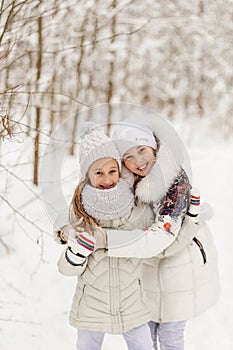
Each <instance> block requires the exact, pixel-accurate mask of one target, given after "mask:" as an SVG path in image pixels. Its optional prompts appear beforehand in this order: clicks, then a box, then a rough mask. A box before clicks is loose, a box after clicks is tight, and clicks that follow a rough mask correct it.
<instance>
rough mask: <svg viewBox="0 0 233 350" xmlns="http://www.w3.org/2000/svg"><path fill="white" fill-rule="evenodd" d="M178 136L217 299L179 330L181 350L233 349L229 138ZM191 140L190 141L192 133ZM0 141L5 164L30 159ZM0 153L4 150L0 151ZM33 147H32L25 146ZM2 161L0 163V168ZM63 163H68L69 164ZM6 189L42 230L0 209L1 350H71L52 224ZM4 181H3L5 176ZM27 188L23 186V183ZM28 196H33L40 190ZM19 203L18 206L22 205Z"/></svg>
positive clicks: (24, 174) (68, 293)
mask: <svg viewBox="0 0 233 350" xmlns="http://www.w3.org/2000/svg"><path fill="white" fill-rule="evenodd" d="M176 129H177V131H178V132H179V133H181V131H182V135H183V139H184V141H185V143H186V146H187V149H188V152H189V154H190V158H191V161H192V166H193V184H194V185H195V187H198V188H199V189H200V192H201V198H202V201H207V202H208V203H210V204H211V206H212V207H213V210H214V214H213V217H212V218H211V219H210V220H209V225H210V227H211V229H212V232H213V236H214V240H215V243H216V246H217V249H218V254H219V270H220V277H221V297H220V300H219V302H218V304H217V305H215V306H214V307H212V308H211V309H210V310H208V311H207V312H206V313H205V314H203V315H201V316H199V317H197V318H196V319H193V320H190V321H188V323H187V328H186V347H185V349H186V350H197V349H201V350H210V349H211V350H220V349H221V350H230V349H233V333H232V325H233V301H232V295H233V284H232V282H231V280H232V271H233V259H232V252H231V244H232V243H233V237H232V228H231V223H230V220H231V217H232V209H233V206H232V195H233V192H232V186H231V180H232V171H233V162H232V153H233V152H232V151H233V140H222V139H220V138H219V137H218V136H214V135H211V134H210V135H209V130H208V129H207V128H206V129H205V128H201V127H200V128H199V130H200V131H199V133H198V135H196V134H197V133H196V134H195V137H192V138H190V135H192V133H191V132H190V125H189V126H188V125H187V126H186V127H184V126H183V125H181V124H179V123H177V125H176ZM192 136H193V135H192ZM30 142H31V141H28V143H27V145H26V146H25V143H22V144H17V145H16V144H14V143H9V142H7V141H5V143H3V145H2V146H1V147H3V148H2V149H1V153H2V154H5V155H6V156H7V154H10V157H9V156H8V158H7V160H6V159H5V164H6V162H7V164H10V163H11V164H13V163H14V161H16V159H18V156H19V154H20V155H21V158H20V162H23V160H25V161H27V160H28V159H31V153H30V147H29V144H30ZM6 149H7V151H6ZM31 149H32V144H31ZM2 160H4V159H1V162H2ZM70 164H71V165H72V166H73V165H74V160H71V162H70ZM14 174H15V175H16V176H17V175H18V176H19V174H20V176H21V178H25V179H29V177H30V176H29V175H30V174H31V167H30V164H26V165H20V166H16V167H14ZM4 176H6V177H7V178H8V182H7V184H8V185H7V187H4V185H3V183H4V184H5V181H3V182H1V193H7V196H8V197H7V198H8V200H10V199H11V201H13V200H15V201H13V203H14V205H15V208H21V212H23V213H24V215H25V217H27V218H30V219H31V220H32V221H33V222H34V223H35V224H37V225H38V226H40V227H43V228H44V229H45V230H46V232H47V234H44V235H43V236H42V235H41V233H40V232H39V231H37V230H36V229H35V227H33V226H32V225H31V224H30V223H29V222H28V223H27V222H25V221H24V220H23V219H22V217H20V216H18V215H16V216H15V215H13V214H12V213H11V211H10V210H9V208H8V206H7V205H6V204H4V203H2V204H1V211H0V220H1V236H0V237H1V239H3V240H4V242H5V243H7V244H8V245H9V247H10V253H9V254H8V253H7V252H6V250H5V248H4V247H3V246H2V245H1V243H0V273H1V279H0V311H1V312H0V349H1V350H15V349H25V350H29V349H33V350H42V349H43V350H44V349H56V350H64V349H66V350H72V349H75V343H76V330H75V329H74V328H72V327H71V326H70V325H69V323H68V314H69V308H70V304H71V300H72V296H73V292H74V288H75V284H76V280H75V278H73V277H64V276H62V275H60V274H59V273H58V271H57V267H56V262H57V259H58V257H59V255H60V253H61V251H62V250H63V247H62V246H59V245H57V244H56V243H54V240H53V237H52V233H51V232H52V223H51V222H50V220H49V218H48V217H47V215H46V212H45V208H44V206H43V203H41V201H40V200H39V199H36V200H31V198H32V197H33V194H32V193H31V192H30V191H29V190H28V189H26V188H25V186H24V185H23V184H22V183H21V182H19V181H17V180H16V179H15V178H13V177H12V176H10V175H9V174H8V175H7V174H5V175H4V173H3V170H2V168H1V178H2V179H4ZM5 179H6V178H5ZM27 184H28V185H29V184H30V183H29V182H27ZM33 190H34V191H35V192H36V193H37V194H38V195H39V189H37V188H36V187H34V188H33ZM24 203H25V205H24ZM107 349H111V350H114V349H117V350H119V349H122V350H125V349H126V345H125V344H124V341H123V339H122V337H121V336H111V335H106V337H105V340H104V345H103V350H107Z"/></svg>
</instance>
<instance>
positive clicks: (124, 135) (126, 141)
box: [111, 122, 158, 157]
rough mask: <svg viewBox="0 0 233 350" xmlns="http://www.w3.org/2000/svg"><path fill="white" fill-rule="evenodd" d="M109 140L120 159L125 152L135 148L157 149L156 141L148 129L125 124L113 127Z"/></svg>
mask: <svg viewBox="0 0 233 350" xmlns="http://www.w3.org/2000/svg"><path fill="white" fill-rule="evenodd" d="M111 139H112V140H113V141H114V143H115V144H116V146H117V148H118V150H119V152H120V154H121V157H123V155H124V153H125V152H126V151H128V150H129V149H130V148H132V147H135V146H149V147H152V148H153V149H155V150H156V149H157V148H158V145H157V142H156V139H155V137H154V135H153V133H152V131H151V130H150V129H148V128H147V127H145V126H141V125H136V124H128V123H127V122H123V123H119V124H117V125H114V126H113V129H112V132H111Z"/></svg>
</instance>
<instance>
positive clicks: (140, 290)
mask: <svg viewBox="0 0 233 350" xmlns="http://www.w3.org/2000/svg"><path fill="white" fill-rule="evenodd" d="M138 285H139V292H140V299H141V301H142V302H143V304H144V305H146V306H147V297H146V293H145V291H144V288H143V286H142V281H141V279H140V278H138Z"/></svg>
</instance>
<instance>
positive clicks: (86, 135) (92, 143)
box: [79, 122, 121, 179]
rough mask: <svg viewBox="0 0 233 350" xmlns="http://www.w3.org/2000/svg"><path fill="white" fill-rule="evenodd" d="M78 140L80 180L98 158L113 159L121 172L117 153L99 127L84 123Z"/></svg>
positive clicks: (113, 145)
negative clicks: (79, 142)
mask: <svg viewBox="0 0 233 350" xmlns="http://www.w3.org/2000/svg"><path fill="white" fill-rule="evenodd" d="M80 138H81V144H80V149H79V162H80V172H81V178H82V179H83V178H85V176H86V174H87V172H88V169H89V167H90V166H91V164H92V163H93V162H94V161H96V160H97V159H100V158H113V159H115V160H116V161H117V163H118V165H119V170H121V159H120V158H121V157H120V154H119V151H118V150H117V148H116V146H115V144H114V143H113V142H112V141H111V139H110V138H109V137H108V136H107V135H105V133H104V132H103V131H102V130H101V128H100V126H98V125H95V124H94V123H92V122H85V123H84V124H83V126H82V127H81V130H80Z"/></svg>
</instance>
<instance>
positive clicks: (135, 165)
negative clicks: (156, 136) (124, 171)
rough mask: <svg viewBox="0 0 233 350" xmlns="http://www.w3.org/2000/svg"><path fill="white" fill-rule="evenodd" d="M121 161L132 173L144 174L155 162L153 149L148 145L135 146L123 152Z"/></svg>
mask: <svg viewBox="0 0 233 350" xmlns="http://www.w3.org/2000/svg"><path fill="white" fill-rule="evenodd" d="M123 161H124V164H125V166H126V168H128V169H129V170H130V171H131V172H132V173H134V174H136V175H139V176H142V177H144V176H146V175H148V174H149V172H150V171H151V169H152V167H153V165H154V163H155V150H154V149H153V148H151V147H149V146H136V147H133V148H130V149H129V150H128V151H127V152H125V154H124V156H123Z"/></svg>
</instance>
